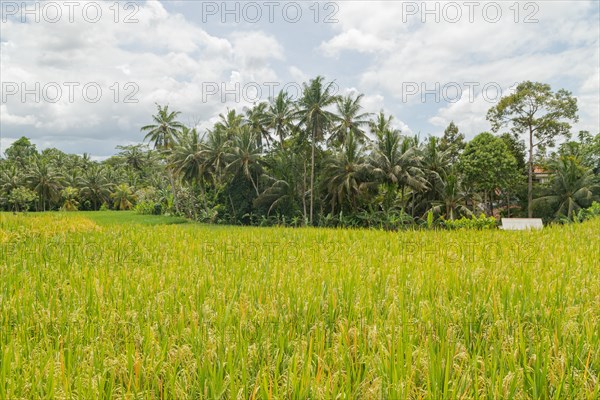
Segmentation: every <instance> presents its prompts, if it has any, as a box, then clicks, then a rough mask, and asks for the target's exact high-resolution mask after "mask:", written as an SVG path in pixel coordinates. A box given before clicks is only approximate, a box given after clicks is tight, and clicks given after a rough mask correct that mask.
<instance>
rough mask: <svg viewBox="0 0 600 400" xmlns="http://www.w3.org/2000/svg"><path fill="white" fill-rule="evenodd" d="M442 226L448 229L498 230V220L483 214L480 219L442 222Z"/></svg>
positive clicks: (463, 218)
mask: <svg viewBox="0 0 600 400" xmlns="http://www.w3.org/2000/svg"><path fill="white" fill-rule="evenodd" d="M442 226H443V227H445V228H446V229H450V230H456V229H476V230H484V229H496V227H497V223H496V218H494V217H486V216H485V214H481V215H480V216H479V217H472V218H465V217H462V218H461V219H455V220H442Z"/></svg>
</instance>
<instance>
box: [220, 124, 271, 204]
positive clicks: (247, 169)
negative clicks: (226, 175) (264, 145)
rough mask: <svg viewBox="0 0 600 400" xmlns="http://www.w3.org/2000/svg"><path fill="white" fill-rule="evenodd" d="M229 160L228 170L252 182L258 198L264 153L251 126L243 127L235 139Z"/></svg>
mask: <svg viewBox="0 0 600 400" xmlns="http://www.w3.org/2000/svg"><path fill="white" fill-rule="evenodd" d="M227 160H228V164H227V169H228V170H230V171H232V172H233V173H234V174H236V173H239V172H241V173H242V174H243V175H244V176H245V177H246V178H247V179H248V180H250V182H251V183H252V187H254V190H255V191H256V195H257V196H258V195H259V194H260V192H259V190H258V182H257V181H258V176H259V174H260V172H261V166H262V164H263V160H262V151H261V149H260V148H259V147H258V145H257V140H256V134H255V133H254V132H253V131H252V130H251V129H250V127H249V126H244V127H242V129H241V131H240V133H239V134H238V135H237V136H236V137H234V138H233V143H232V145H231V147H230V148H229V151H228V153H227ZM255 179H256V180H255Z"/></svg>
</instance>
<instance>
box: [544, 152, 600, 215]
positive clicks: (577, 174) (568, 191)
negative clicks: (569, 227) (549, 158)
mask: <svg viewBox="0 0 600 400" xmlns="http://www.w3.org/2000/svg"><path fill="white" fill-rule="evenodd" d="M554 170H555V172H554V176H553V180H552V186H551V193H552V194H550V195H547V196H543V197H540V198H537V199H535V200H534V201H533V204H534V205H535V204H539V203H544V202H547V203H550V204H553V205H555V206H556V207H557V211H556V215H557V216H560V215H564V216H566V217H567V218H569V219H572V218H573V214H574V213H575V212H577V211H579V210H580V209H581V208H583V207H587V206H589V205H590V204H591V203H592V201H594V200H596V199H598V196H597V195H596V194H595V193H596V192H597V190H598V189H599V188H600V186H599V185H598V184H597V183H596V182H595V176H594V172H593V170H592V169H590V168H587V167H585V166H583V165H582V164H581V161H580V160H579V159H578V158H576V157H574V156H563V157H560V158H559V160H558V161H557V162H556V164H555V165H554Z"/></svg>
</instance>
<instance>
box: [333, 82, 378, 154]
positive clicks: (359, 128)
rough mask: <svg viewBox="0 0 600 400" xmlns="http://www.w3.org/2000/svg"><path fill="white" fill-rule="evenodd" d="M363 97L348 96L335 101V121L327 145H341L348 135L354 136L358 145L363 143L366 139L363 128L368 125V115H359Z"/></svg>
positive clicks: (360, 95)
mask: <svg viewBox="0 0 600 400" xmlns="http://www.w3.org/2000/svg"><path fill="white" fill-rule="evenodd" d="M362 98H363V95H362V94H359V95H358V96H356V97H352V96H351V95H348V96H346V97H342V98H338V99H337V101H336V114H337V115H336V121H335V125H334V126H333V128H332V129H331V136H330V137H329V139H328V141H329V143H334V144H338V145H340V144H343V143H345V141H346V138H347V137H348V135H349V134H350V133H352V135H353V136H354V140H355V141H358V142H359V143H364V142H365V141H366V139H367V136H366V134H365V131H364V129H363V127H364V126H367V125H369V120H368V117H369V115H370V114H369V113H361V110H362V109H363V107H362V106H361V104H360V101H361V100H362Z"/></svg>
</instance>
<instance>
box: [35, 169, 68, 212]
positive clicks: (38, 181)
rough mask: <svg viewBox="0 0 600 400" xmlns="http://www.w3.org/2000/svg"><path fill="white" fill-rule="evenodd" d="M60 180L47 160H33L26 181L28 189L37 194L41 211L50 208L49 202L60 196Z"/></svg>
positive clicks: (57, 173) (60, 177)
mask: <svg viewBox="0 0 600 400" xmlns="http://www.w3.org/2000/svg"><path fill="white" fill-rule="evenodd" d="M61 180H62V176H61V175H60V173H59V172H58V171H57V170H56V169H55V168H53V167H52V166H50V165H49V162H48V161H47V160H45V159H43V158H41V157H36V158H35V161H34V162H33V163H32V164H31V168H30V170H29V173H28V174H27V181H28V182H29V186H30V188H31V189H32V190H33V191H34V192H36V193H37V195H38V197H39V205H40V206H41V208H42V211H46V205H48V206H50V200H52V199H55V198H57V197H58V195H59V194H60V188H61ZM38 210H39V208H38Z"/></svg>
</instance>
